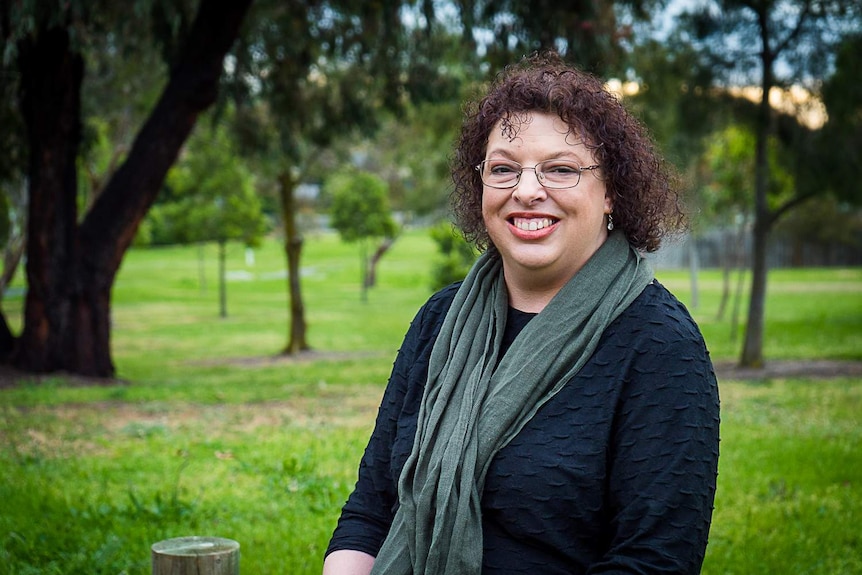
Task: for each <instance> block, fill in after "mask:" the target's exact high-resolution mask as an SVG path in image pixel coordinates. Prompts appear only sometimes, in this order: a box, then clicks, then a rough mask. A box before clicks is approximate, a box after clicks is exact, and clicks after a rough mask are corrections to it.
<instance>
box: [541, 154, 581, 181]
mask: <svg viewBox="0 0 862 575" xmlns="http://www.w3.org/2000/svg"><path fill="white" fill-rule="evenodd" d="M536 173H537V174H542V177H540V178H539V179H540V180H541V182H542V184H543V185H544V186H546V187H548V188H574V187H575V186H577V185H578V182H580V181H581V167H580V166H579V165H578V164H576V163H574V162H570V161H568V160H548V161H546V162H542V163H540V164H538V165H537V166H536Z"/></svg>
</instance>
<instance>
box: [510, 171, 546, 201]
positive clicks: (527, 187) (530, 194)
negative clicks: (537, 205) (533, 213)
mask: <svg viewBox="0 0 862 575" xmlns="http://www.w3.org/2000/svg"><path fill="white" fill-rule="evenodd" d="M521 170H522V171H521V177H520V178H519V179H518V183H517V184H515V187H514V188H513V189H512V198H514V200H515V201H516V202H519V203H522V204H524V205H530V204H532V203H534V202H538V201H541V200H544V199H545V198H547V197H548V192H547V190H545V186H543V185H542V181H541V179H539V172H537V171H536V168H521ZM527 170H532V171H533V175H532V176H530V175H528V174H526V173H525V172H526V171H527Z"/></svg>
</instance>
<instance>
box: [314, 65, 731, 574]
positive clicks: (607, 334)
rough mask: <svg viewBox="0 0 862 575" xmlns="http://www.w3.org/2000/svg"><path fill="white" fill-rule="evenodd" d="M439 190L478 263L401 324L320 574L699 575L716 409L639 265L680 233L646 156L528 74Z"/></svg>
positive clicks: (608, 107)
mask: <svg viewBox="0 0 862 575" xmlns="http://www.w3.org/2000/svg"><path fill="white" fill-rule="evenodd" d="M452 169H453V178H454V180H455V192H454V200H455V202H454V207H455V213H456V216H457V219H458V222H459V225H460V227H461V229H462V231H463V232H464V234H465V236H466V237H467V238H468V239H470V240H472V241H473V242H474V243H475V245H476V246H477V247H478V248H479V249H481V250H484V252H485V253H484V254H483V255H482V256H481V257H480V258H479V260H478V261H477V262H476V264H475V265H474V266H473V268H472V269H471V271H470V273H469V274H468V275H467V277H466V279H465V280H464V281H463V282H461V283H457V284H454V285H452V286H449V287H447V288H444V289H443V290H441V291H440V292H438V293H437V294H435V295H434V296H432V297H431V299H430V300H429V301H428V302H427V303H426V304H425V305H424V306H423V307H422V309H420V311H419V313H418V314H417V316H416V318H415V319H414V321H413V323H412V324H411V326H410V329H409V331H408V333H407V335H406V337H405V339H404V342H403V344H402V346H401V349H400V350H399V353H398V357H397V358H396V360H395V365H394V367H393V370H392V374H391V376H390V379H389V384H388V386H387V389H386V392H385V395H384V398H383V402H382V404H381V407H380V411H379V414H378V417H377V424H376V426H375V429H374V432H373V434H372V436H371V440H370V441H369V443H368V447H367V449H366V451H365V455H364V457H363V458H362V462H361V463H360V467H359V480H358V482H357V484H356V488H355V490H354V492H353V494H352V495H351V496H350V498H349V500H348V501H347V503H346V504H345V506H344V508H343V510H342V514H341V518H340V520H339V523H338V527H337V528H336V530H335V533H334V535H333V537H332V540H331V543H330V546H329V550H328V552H327V557H326V560H325V563H324V573H325V574H327V575H337V574H347V573H350V574H367V573H381V574H399V575H407V574H409V573H459V574H478V573H486V574H487V573H550V574H554V573H560V574H562V573H566V574H582V573H587V572H596V571H602V572H611V571H613V572H640V573H678V574H682V573H686V574H688V573H698V572H699V571H700V566H701V563H702V561H703V557H704V553H705V549H706V543H707V536H708V533H709V527H710V523H711V516H712V504H713V498H714V494H715V483H716V474H717V464H718V390H717V385H716V381H715V375H714V372H713V368H712V363H711V362H710V359H709V354H708V352H707V350H706V346H705V344H704V341H703V338H702V337H701V334H700V331H699V329H698V327H697V326H696V325H695V323H694V321H693V320H692V318H691V317H690V316H689V314H688V312H687V311H686V309H685V308H684V307H683V305H682V304H681V303H680V302H679V301H678V300H677V299H676V298H675V297H674V296H673V295H671V293H670V292H668V291H667V290H666V289H665V288H664V287H663V286H661V285H660V284H659V283H658V282H657V281H655V279H654V277H653V273H652V270H651V269H650V268H649V266H648V265H647V263H646V262H645V261H644V259H643V258H642V253H641V252H642V251H652V250H655V249H657V248H658V246H659V243H660V242H661V238H662V237H663V236H664V235H665V233H666V232H667V231H668V230H669V229H672V228H673V227H675V226H676V225H677V224H679V223H680V221H681V218H680V212H679V209H678V207H677V205H678V204H677V193H676V189H675V182H674V179H673V178H672V177H671V174H670V172H669V171H668V169H667V168H666V167H665V163H664V162H663V161H662V159H661V158H660V156H659V155H658V154H657V152H656V150H655V148H654V147H653V145H652V143H651V140H650V138H649V137H648V135H647V134H646V132H645V131H644V130H643V128H642V127H641V126H640V124H638V122H636V121H635V120H634V119H633V118H632V117H631V116H630V115H629V114H628V113H627V112H626V110H625V109H624V108H623V106H622V105H621V104H620V102H619V100H617V99H616V98H615V97H614V96H613V95H612V94H610V93H609V92H607V91H606V90H605V89H604V87H603V85H602V83H601V82H600V81H599V80H598V79H596V78H594V77H592V76H589V75H587V74H584V73H582V72H581V71H579V70H577V69H575V68H572V67H570V66H568V65H566V64H565V63H563V62H562V61H561V60H560V59H559V57H557V56H556V55H554V54H547V55H538V56H534V57H532V58H528V59H525V60H524V61H523V62H521V63H520V64H519V65H517V66H513V67H511V68H509V69H507V70H506V71H505V72H504V73H503V74H502V75H501V76H500V77H499V78H498V79H497V81H496V82H495V83H494V84H493V85H492V86H491V88H490V91H489V93H488V94H487V96H485V97H484V98H483V99H482V100H480V101H479V102H478V103H476V104H475V105H473V106H472V107H470V108H468V113H467V116H466V118H465V121H464V124H463V126H462V130H461V136H460V139H459V142H458V148H457V151H456V156H455V160H454V164H453V167H452ZM525 172H533V173H532V174H530V173H527V174H525Z"/></svg>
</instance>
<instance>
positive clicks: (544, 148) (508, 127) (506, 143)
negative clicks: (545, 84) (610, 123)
mask: <svg viewBox="0 0 862 575" xmlns="http://www.w3.org/2000/svg"><path fill="white" fill-rule="evenodd" d="M517 152H536V153H539V154H553V153H560V154H576V155H579V156H582V155H584V153H588V150H587V146H586V145H585V142H584V139H583V138H582V136H581V135H580V134H579V133H578V132H577V131H575V130H573V129H572V128H571V127H570V126H569V125H568V124H567V123H566V122H564V121H563V120H562V118H560V117H559V116H558V115H556V114H553V113H547V112H537V111H532V112H520V113H515V114H510V115H508V116H506V117H504V118H502V119H500V120H498V121H497V123H496V124H494V126H493V128H491V132H490V134H489V135H488V146H487V153H488V154H493V153H507V154H509V153H517Z"/></svg>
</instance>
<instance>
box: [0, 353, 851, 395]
mask: <svg viewBox="0 0 862 575" xmlns="http://www.w3.org/2000/svg"><path fill="white" fill-rule="evenodd" d="M378 355H379V354H375V353H370V352H369V353H366V354H363V353H324V352H304V353H302V354H300V355H298V356H272V357H247V358H228V359H222V360H218V361H213V362H200V365H207V364H218V365H225V364H230V365H239V366H242V365H246V366H250V367H255V366H261V365H270V364H281V363H284V364H289V363H299V362H309V361H320V360H330V361H342V360H353V359H367V358H369V357H376V356H378ZM715 373H716V376H717V377H718V379H719V380H762V379H778V378H790V377H800V378H812V379H823V378H835V377H862V361H851V360H828V359H824V360H773V361H767V362H766V364H765V365H764V366H763V367H762V368H743V367H739V366H738V365H737V364H736V362H733V361H719V362H716V363H715ZM48 382H52V383H54V384H55V385H57V384H59V385H62V386H121V385H130V384H131V382H128V381H126V380H122V379H118V378H98V377H81V376H77V375H72V374H68V373H52V374H32V373H27V372H22V371H19V370H17V369H14V368H12V367H9V366H7V365H0V389H9V388H13V387H18V386H21V385H42V384H45V383H48Z"/></svg>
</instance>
